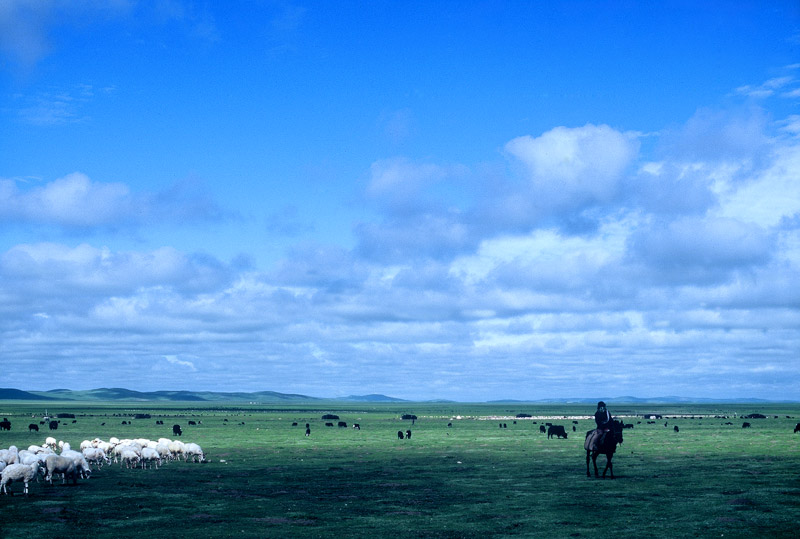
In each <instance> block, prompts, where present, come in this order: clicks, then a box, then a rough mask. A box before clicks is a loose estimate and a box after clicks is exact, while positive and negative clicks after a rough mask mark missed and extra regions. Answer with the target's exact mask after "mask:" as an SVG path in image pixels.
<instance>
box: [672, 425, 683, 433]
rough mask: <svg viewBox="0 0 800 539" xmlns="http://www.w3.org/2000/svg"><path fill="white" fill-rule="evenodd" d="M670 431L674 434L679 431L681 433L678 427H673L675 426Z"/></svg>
mask: <svg viewBox="0 0 800 539" xmlns="http://www.w3.org/2000/svg"><path fill="white" fill-rule="evenodd" d="M672 429H673V430H674V431H675V432H680V431H681V429H679V428H678V425H675V426H674V427H673V428H672Z"/></svg>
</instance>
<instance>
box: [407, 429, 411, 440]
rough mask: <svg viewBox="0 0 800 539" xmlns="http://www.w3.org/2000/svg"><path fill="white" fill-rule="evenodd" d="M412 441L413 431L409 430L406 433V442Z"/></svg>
mask: <svg viewBox="0 0 800 539" xmlns="http://www.w3.org/2000/svg"><path fill="white" fill-rule="evenodd" d="M410 439H411V430H407V431H406V440H410Z"/></svg>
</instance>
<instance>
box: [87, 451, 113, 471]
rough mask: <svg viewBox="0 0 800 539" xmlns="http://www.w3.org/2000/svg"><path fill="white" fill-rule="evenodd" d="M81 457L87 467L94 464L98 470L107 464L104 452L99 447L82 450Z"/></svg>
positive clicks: (107, 460)
mask: <svg viewBox="0 0 800 539" xmlns="http://www.w3.org/2000/svg"><path fill="white" fill-rule="evenodd" d="M83 457H84V458H85V459H86V462H88V463H89V465H92V464H94V465H95V466H97V468H98V469H99V468H102V467H103V465H104V464H108V462H109V459H108V456H107V455H106V452H105V451H103V450H102V449H100V448H99V447H87V448H86V449H84V450H83Z"/></svg>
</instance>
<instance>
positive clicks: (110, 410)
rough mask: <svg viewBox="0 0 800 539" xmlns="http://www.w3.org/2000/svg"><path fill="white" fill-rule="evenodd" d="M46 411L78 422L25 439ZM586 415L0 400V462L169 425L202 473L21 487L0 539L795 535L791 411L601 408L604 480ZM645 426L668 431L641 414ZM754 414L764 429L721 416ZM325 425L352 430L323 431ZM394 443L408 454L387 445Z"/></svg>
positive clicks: (797, 437) (2, 507) (160, 432)
mask: <svg viewBox="0 0 800 539" xmlns="http://www.w3.org/2000/svg"><path fill="white" fill-rule="evenodd" d="M45 406H46V407H47V408H48V410H49V411H50V413H51V414H52V413H57V412H69V413H74V414H75V415H76V418H75V421H76V422H75V423H71V421H72V420H71V419H68V420H62V424H61V426H60V427H59V429H58V430H57V431H54V432H50V431H48V430H47V429H46V428H45V427H43V426H42V427H40V428H41V429H42V430H40V432H38V433H36V432H34V433H29V432H28V429H27V425H28V424H29V423H31V422H32V421H34V422H36V423H38V420H39V419H40V418H41V415H42V413H43V411H44V407H45ZM326 406H329V407H326ZM592 412H593V410H591V409H586V407H573V406H569V405H561V406H559V405H553V406H530V405H525V404H516V403H515V404H503V405H501V404H497V405H471V404H409V403H402V404H375V405H373V404H342V403H328V404H324V405H320V404H315V405H313V406H312V405H309V406H305V405H293V406H282V405H281V406H274V407H271V406H265V405H261V406H256V405H253V406H230V407H226V406H220V405H213V406H203V405H197V404H169V405H164V404H157V405H151V404H138V403H137V404H85V403H80V404H75V403H70V404H68V403H61V404H52V403H47V404H46V405H45V404H40V403H24V404H20V403H18V402H10V401H9V402H5V403H3V402H0V416H2V417H7V418H8V419H9V420H10V421H11V423H12V430H11V431H10V432H7V431H2V432H0V447H1V448H7V447H8V446H10V445H16V446H18V447H19V448H20V449H22V448H27V447H28V446H29V445H31V444H41V443H43V442H44V439H45V437H47V436H50V435H53V436H54V437H56V438H57V439H61V440H64V441H67V442H70V443H71V444H72V445H73V447H77V446H78V445H79V444H80V442H81V441H82V440H84V439H91V438H94V437H100V438H103V439H108V438H109V437H111V436H116V437H119V438H134V437H147V438H152V439H155V438H159V437H167V438H173V436H172V428H171V427H172V424H174V423H178V424H180V425H181V426H182V427H183V436H182V437H181V439H182V440H183V441H184V442H189V441H191V442H196V443H199V444H200V445H201V446H202V447H203V449H204V450H205V451H206V453H207V457H208V460H209V462H208V463H205V464H192V463H183V462H173V463H170V464H167V465H165V466H162V467H161V468H160V469H158V470H151V469H148V470H141V469H135V470H128V469H124V468H121V467H120V466H119V465H111V466H107V467H104V468H102V469H101V470H99V471H96V472H95V473H94V474H93V476H92V477H91V478H90V479H88V480H82V481H79V482H78V484H77V485H70V484H67V485H61V484H60V483H59V482H56V483H55V484H54V485H53V486H50V485H47V484H45V483H43V482H40V483H36V484H32V485H31V488H30V490H31V493H30V496H29V497H27V498H26V497H25V496H23V495H22V494H21V493H22V485H20V484H14V485H12V487H11V489H12V490H13V491H14V495H13V496H0V537H4V538H5V537H25V536H36V537H80V536H89V535H91V536H92V537H134V536H137V537H138V536H143V537H144V536H146V537H148V538H160V537H244V538H248V537H392V538H402V537H481V538H486V537H512V536H528V537H592V538H604V537H728V538H730V537H798V534H799V533H800V532H799V531H798V523H800V434H794V433H793V432H792V431H793V428H794V425H795V424H796V423H797V422H798V421H800V405H757V406H754V405H724V406H723V405H715V406H710V405H708V406H706V405H696V406H671V407H670V406H648V407H635V406H616V407H613V409H612V413H614V414H615V415H617V416H624V419H625V422H626V423H633V424H634V425H635V427H634V428H633V429H629V430H626V431H625V442H624V443H623V445H622V446H621V447H620V448H619V450H618V452H617V455H616V456H615V458H614V464H615V475H616V476H617V478H616V479H614V480H610V479H605V480H602V479H595V478H593V477H592V478H587V477H586V467H585V454H584V452H583V434H584V433H585V431H586V430H588V429H589V428H591V427H592V426H593V421H592V420H590V419H588V414H589V413H592ZM651 412H652V413H659V414H662V415H664V416H665V418H664V419H661V420H658V421H656V422H655V423H654V424H648V422H647V421H646V420H645V419H644V418H642V417H640V416H637V414H643V413H651ZM753 412H758V413H762V414H765V415H767V416H768V418H767V419H746V420H743V419H742V418H741V417H734V414H736V415H738V416H741V415H745V414H750V413H753ZM136 413H149V414H151V416H152V417H151V418H150V419H132V416H133V414H136ZM326 413H333V414H337V415H339V416H340V419H341V420H342V421H346V422H347V424H348V428H346V429H345V428H338V427H333V428H331V427H325V426H324V423H325V421H323V420H322V419H321V416H322V415H323V414H326ZM406 413H409V414H415V415H417V417H418V419H417V420H416V422H415V424H414V425H413V426H412V425H411V421H408V420H401V419H400V417H401V415H402V414H406ZM519 413H525V414H530V415H532V416H533V417H532V418H530V419H517V418H516V417H515V416H516V414H519ZM692 416H694V418H692ZM714 416H719V417H717V418H715V417H714ZM723 416H727V419H726V418H723ZM775 416H777V417H775ZM787 416H788V417H787ZM576 418H579V419H576ZM156 420H162V421H164V425H163V426H162V425H156V424H155V422H156ZM189 420H194V421H198V422H199V421H201V422H202V424H199V425H197V426H189V425H188V421H189ZM226 420H227V421H226ZM122 421H130V423H131V424H130V425H122V424H121V423H122ZM515 421H516V423H515ZM573 421H577V422H578V423H577V425H575V426H576V431H577V432H575V433H573V432H572V426H573ZM743 421H749V422H750V423H751V424H752V428H749V429H743V428H742V423H743ZM292 422H297V423H299V425H298V426H296V427H292V426H291V424H292ZM544 422H552V423H554V424H559V425H564V426H565V427H566V428H567V430H568V431H569V438H568V439H566V440H565V439H555V438H553V439H547V437H546V436H545V435H544V434H540V433H539V426H540V425H541V424H542V423H544ZM639 422H641V423H639ZM665 422H667V424H668V426H666V427H665V426H664V423H665ZM727 422H731V423H732V425H726V424H725V423H727ZM103 423H105V425H103ZM305 423H310V424H311V436H309V437H306V436H305V435H304V432H305ZM335 423H336V421H334V424H335ZM352 423H359V424H360V425H361V430H354V429H352V428H350V425H352ZM448 423H452V427H448ZM503 423H504V424H506V426H507V428H501V427H500V425H501V424H503ZM674 425H678V426H679V429H680V432H675V431H674V430H673V426H674ZM406 429H411V430H412V437H411V439H409V440H398V439H397V431H398V430H403V431H405V430H406ZM598 465H599V466H600V465H602V466H604V465H605V458H604V457H602V456H601V457H600V458H599V459H598ZM602 466H601V471H602Z"/></svg>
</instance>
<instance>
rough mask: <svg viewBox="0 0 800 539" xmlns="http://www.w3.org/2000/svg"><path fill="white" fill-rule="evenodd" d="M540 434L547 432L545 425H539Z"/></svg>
mask: <svg viewBox="0 0 800 539" xmlns="http://www.w3.org/2000/svg"><path fill="white" fill-rule="evenodd" d="M539 432H541V433H542V434H544V433H545V432H547V429H546V428H544V425H539Z"/></svg>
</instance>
